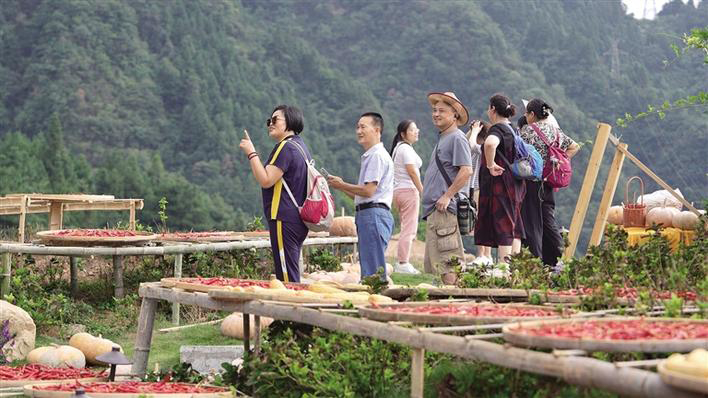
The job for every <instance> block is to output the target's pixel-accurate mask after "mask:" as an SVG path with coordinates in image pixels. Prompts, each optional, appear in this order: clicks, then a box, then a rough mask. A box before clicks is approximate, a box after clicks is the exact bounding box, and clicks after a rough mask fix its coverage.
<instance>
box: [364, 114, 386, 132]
mask: <svg viewBox="0 0 708 398" xmlns="http://www.w3.org/2000/svg"><path fill="white" fill-rule="evenodd" d="M364 116H368V117H370V118H371V119H372V120H373V121H374V126H376V127H378V128H379V129H380V130H381V134H383V129H384V120H383V116H381V114H380V113H376V112H366V113H363V114H362V115H361V116H359V119H361V118H362V117H364Z"/></svg>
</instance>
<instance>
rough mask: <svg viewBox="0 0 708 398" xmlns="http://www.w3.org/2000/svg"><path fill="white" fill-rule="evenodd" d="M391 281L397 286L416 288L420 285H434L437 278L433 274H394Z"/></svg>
mask: <svg viewBox="0 0 708 398" xmlns="http://www.w3.org/2000/svg"><path fill="white" fill-rule="evenodd" d="M391 279H392V280H393V282H394V283H395V284H397V285H409V286H416V285H418V284H419V283H430V284H433V282H434V281H435V279H436V276H435V275H433V274H426V273H421V274H417V275H413V274H397V273H393V274H391Z"/></svg>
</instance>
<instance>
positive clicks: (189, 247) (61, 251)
mask: <svg viewBox="0 0 708 398" xmlns="http://www.w3.org/2000/svg"><path fill="white" fill-rule="evenodd" d="M325 243H338V244H344V243H349V244H356V243H357V238H356V237H349V236H342V237H332V238H308V239H305V242H304V243H303V245H306V246H307V245H321V244H325ZM252 248H255V249H259V248H270V241H269V240H268V239H259V240H247V241H233V242H212V243H197V244H186V243H185V244H178V245H169V246H127V247H78V246H39V245H31V244H23V243H0V253H25V254H35V255H43V256H77V257H89V256H164V255H171V254H180V253H181V254H187V253H198V252H206V251H214V252H218V251H231V250H236V249H252Z"/></svg>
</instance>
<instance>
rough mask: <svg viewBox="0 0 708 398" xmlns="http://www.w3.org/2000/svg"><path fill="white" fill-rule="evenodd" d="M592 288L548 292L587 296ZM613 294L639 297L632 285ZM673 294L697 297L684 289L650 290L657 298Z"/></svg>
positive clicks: (687, 297) (685, 298)
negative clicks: (675, 290) (672, 290)
mask: <svg viewBox="0 0 708 398" xmlns="http://www.w3.org/2000/svg"><path fill="white" fill-rule="evenodd" d="M593 292H594V289H593V288H590V287H579V288H577V289H569V290H561V291H557V292H551V293H549V294H551V295H555V296H588V295H591V294H593ZM615 294H616V295H617V297H618V298H624V299H632V300H634V299H637V298H638V297H639V291H638V290H637V288H634V287H622V288H618V289H617V290H616V291H615ZM672 294H675V295H676V296H677V297H680V298H682V299H684V300H689V301H696V299H697V298H698V295H697V294H696V293H694V292H684V291H679V292H670V291H654V292H652V297H654V298H657V299H662V300H664V299H670V298H671V295H672Z"/></svg>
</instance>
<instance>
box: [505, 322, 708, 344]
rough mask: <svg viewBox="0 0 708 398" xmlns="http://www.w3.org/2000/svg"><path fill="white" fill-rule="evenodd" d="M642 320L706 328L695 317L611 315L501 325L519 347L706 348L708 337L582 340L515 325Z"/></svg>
mask: <svg viewBox="0 0 708 398" xmlns="http://www.w3.org/2000/svg"><path fill="white" fill-rule="evenodd" d="M639 319H645V320H647V321H651V322H671V323H679V322H691V323H700V324H704V325H706V327H708V320H703V319H701V320H698V319H677V318H639V317H612V318H583V319H560V320H542V321H526V322H519V323H510V324H507V325H505V326H504V327H503V328H502V333H503V334H504V340H506V341H507V342H509V343H511V344H514V345H517V346H521V347H537V348H553V349H565V350H572V349H577V350H584V351H588V352H594V351H600V352H688V351H691V350H693V349H696V348H708V339H686V340H677V339H671V340H668V339H667V340H658V339H637V340H609V339H603V340H601V339H589V338H588V339H585V338H564V337H555V336H534V335H529V334H526V333H520V332H519V330H518V328H519V327H521V328H530V327H536V326H542V325H549V324H563V323H573V322H589V321H599V322H607V321H621V320H639Z"/></svg>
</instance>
